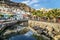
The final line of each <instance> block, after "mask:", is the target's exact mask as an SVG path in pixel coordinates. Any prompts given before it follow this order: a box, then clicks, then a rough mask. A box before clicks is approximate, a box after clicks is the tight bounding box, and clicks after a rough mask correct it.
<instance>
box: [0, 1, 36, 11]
mask: <svg viewBox="0 0 60 40" xmlns="http://www.w3.org/2000/svg"><path fill="white" fill-rule="evenodd" d="M0 4H2V5H4V6H9V7H16V8H20V9H21V10H25V11H28V12H32V11H34V10H35V9H33V8H31V7H29V6H28V5H26V4H24V3H16V2H12V1H4V2H0Z"/></svg>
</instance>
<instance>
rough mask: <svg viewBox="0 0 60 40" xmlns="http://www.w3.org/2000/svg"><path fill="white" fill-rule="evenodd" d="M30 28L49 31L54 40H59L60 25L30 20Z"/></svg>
mask: <svg viewBox="0 0 60 40" xmlns="http://www.w3.org/2000/svg"><path fill="white" fill-rule="evenodd" d="M28 23H29V26H30V27H34V26H39V27H40V28H42V29H47V30H48V32H47V33H48V34H49V35H51V36H52V37H53V38H54V39H58V38H59V37H57V35H60V24H59V23H49V22H41V21H33V20H29V22H28ZM56 37H57V38H56Z"/></svg>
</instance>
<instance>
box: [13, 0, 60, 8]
mask: <svg viewBox="0 0 60 40" xmlns="http://www.w3.org/2000/svg"><path fill="white" fill-rule="evenodd" d="M12 1H14V2H21V3H25V4H27V5H29V6H30V7H32V8H35V9H40V8H60V0H12Z"/></svg>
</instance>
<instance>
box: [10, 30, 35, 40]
mask: <svg viewBox="0 0 60 40" xmlns="http://www.w3.org/2000/svg"><path fill="white" fill-rule="evenodd" d="M32 35H33V32H32V31H31V30H30V31H28V32H27V33H25V34H24V35H17V36H15V37H14V36H13V37H11V38H9V40H36V39H35V38H33V37H32Z"/></svg>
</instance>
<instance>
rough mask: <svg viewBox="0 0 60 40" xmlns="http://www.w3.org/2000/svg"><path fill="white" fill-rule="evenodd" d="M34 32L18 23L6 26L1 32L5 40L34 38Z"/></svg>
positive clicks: (29, 39) (31, 39)
mask: <svg viewBox="0 0 60 40" xmlns="http://www.w3.org/2000/svg"><path fill="white" fill-rule="evenodd" d="M33 34H34V33H33V32H32V31H31V30H30V29H28V27H24V26H21V25H20V24H17V25H14V26H12V27H11V28H8V29H7V30H6V32H5V33H4V34H3V35H4V36H5V39H7V40H36V39H35V38H34V37H33V36H32V35H33ZM5 39H4V40H5Z"/></svg>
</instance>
